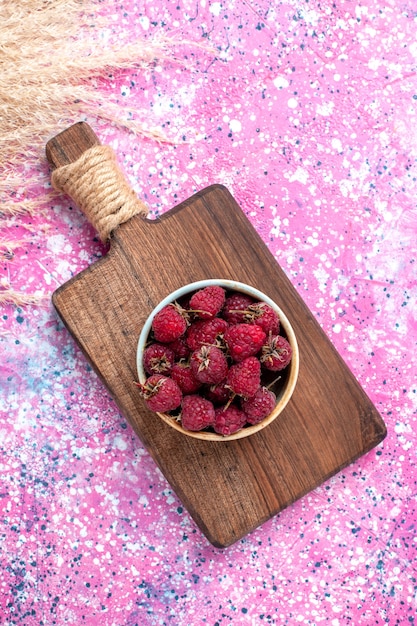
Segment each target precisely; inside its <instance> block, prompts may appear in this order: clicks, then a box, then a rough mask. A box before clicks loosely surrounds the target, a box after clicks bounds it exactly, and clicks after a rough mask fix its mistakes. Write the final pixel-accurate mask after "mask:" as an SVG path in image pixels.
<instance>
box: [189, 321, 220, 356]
mask: <svg viewBox="0 0 417 626" xmlns="http://www.w3.org/2000/svg"><path fill="white" fill-rule="evenodd" d="M228 326H229V324H228V323H227V322H226V320H224V319H222V318H221V317H213V318H212V319H211V320H200V321H198V322H194V324H191V326H190V327H189V329H188V331H187V336H186V341H187V345H188V346H189V347H190V348H191V350H198V349H199V348H201V346H209V345H215V346H217V347H219V348H220V347H222V339H221V338H222V336H223V335H224V333H225V332H226V330H227V328H228Z"/></svg>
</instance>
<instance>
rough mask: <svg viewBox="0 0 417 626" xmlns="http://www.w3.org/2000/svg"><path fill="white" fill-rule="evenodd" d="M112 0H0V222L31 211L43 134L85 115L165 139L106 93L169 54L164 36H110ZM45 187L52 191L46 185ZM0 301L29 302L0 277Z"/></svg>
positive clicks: (38, 178) (39, 174) (41, 176)
mask: <svg viewBox="0 0 417 626" xmlns="http://www.w3.org/2000/svg"><path fill="white" fill-rule="evenodd" d="M112 6H113V0H109V1H108V2H100V1H99V0H84V1H83V0H2V1H1V2H0V229H2V230H3V229H4V228H5V227H7V224H10V220H16V219H18V217H19V216H20V215H21V214H25V213H26V214H33V212H34V211H35V210H36V209H37V207H38V206H39V203H42V200H44V198H43V199H38V198H37V196H36V188H37V185H38V184H42V185H44V183H45V179H44V176H45V174H44V170H42V168H41V167H40V166H39V164H40V163H41V161H42V159H43V158H44V157H43V154H44V147H45V143H46V141H47V140H48V139H49V138H50V137H51V136H52V135H53V134H56V132H59V130H62V129H63V128H64V127H65V126H68V125H70V124H72V123H74V122H76V121H79V120H80V119H83V118H85V117H86V116H89V117H90V116H91V117H93V118H94V119H97V120H100V119H101V120H104V121H107V122H112V123H114V124H118V125H121V126H124V127H126V128H128V129H129V130H131V131H133V132H135V133H138V134H143V135H146V136H149V137H153V138H155V139H157V140H163V137H162V135H160V134H159V133H158V131H154V130H152V129H148V128H145V127H144V126H143V125H141V124H140V123H139V122H137V121H134V120H132V119H129V117H128V114H127V111H124V110H123V108H122V107H121V105H120V104H118V103H117V102H116V99H115V98H114V97H112V94H111V93H108V92H106V97H105V98H103V89H102V88H103V87H105V86H106V82H107V83H108V82H109V81H110V80H111V79H110V78H109V76H111V75H112V74H114V73H115V72H116V71H118V70H122V69H130V70H133V69H139V70H145V69H146V68H150V67H151V66H152V64H154V63H155V61H156V59H158V60H160V61H163V60H164V59H166V58H168V57H169V58H170V59H172V58H173V54H172V44H173V42H172V41H170V40H167V39H166V38H163V37H161V38H155V37H153V38H152V39H146V40H145V39H138V40H137V41H135V42H134V43H127V42H126V41H125V39H124V37H123V36H122V37H120V33H119V37H118V38H117V39H116V40H115V41H113V39H112V28H111V27H112V21H113V19H112V16H111V15H109V16H108V17H106V11H107V13H112V12H114V11H116V7H114V8H113V10H112V11H108V9H109V8H110V9H111V8H112ZM51 193H53V192H52V191H51ZM0 292H1V297H0V303H2V302H3V303H5V302H12V303H13V302H14V303H15V304H21V303H24V302H33V301H34V300H33V297H32V296H28V295H25V294H24V293H22V294H19V293H18V292H16V291H14V290H13V289H12V286H11V285H10V284H4V285H1V284H0Z"/></svg>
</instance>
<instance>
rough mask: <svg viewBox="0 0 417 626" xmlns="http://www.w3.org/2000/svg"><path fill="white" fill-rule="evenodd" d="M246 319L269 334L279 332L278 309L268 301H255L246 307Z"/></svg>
mask: <svg viewBox="0 0 417 626" xmlns="http://www.w3.org/2000/svg"><path fill="white" fill-rule="evenodd" d="M244 321H245V322H247V323H249V324H256V325H257V326H260V327H261V328H262V330H263V331H264V332H265V333H266V334H267V335H268V333H272V334H273V335H277V334H278V332H279V317H278V314H277V313H276V311H274V309H273V308H272V307H270V306H269V304H267V303H266V302H255V303H254V304H251V305H249V306H248V308H247V309H246V312H245V315H244Z"/></svg>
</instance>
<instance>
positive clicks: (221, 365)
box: [190, 346, 228, 384]
mask: <svg viewBox="0 0 417 626" xmlns="http://www.w3.org/2000/svg"><path fill="white" fill-rule="evenodd" d="M190 363H191V369H192V370H193V373H194V376H195V377H196V378H197V380H199V381H200V382H202V383H209V384H216V383H220V382H221V381H222V380H224V379H225V378H226V376H227V371H228V365H227V359H226V357H225V355H224V354H223V352H222V351H221V350H220V348H216V347H215V346H202V347H201V348H200V349H199V350H195V351H194V352H193V353H192V355H191V361H190Z"/></svg>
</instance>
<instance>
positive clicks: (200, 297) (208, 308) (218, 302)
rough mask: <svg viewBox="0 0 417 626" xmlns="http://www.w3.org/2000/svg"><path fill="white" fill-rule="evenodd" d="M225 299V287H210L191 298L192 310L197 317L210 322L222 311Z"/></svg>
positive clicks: (197, 292) (200, 290)
mask: <svg viewBox="0 0 417 626" xmlns="http://www.w3.org/2000/svg"><path fill="white" fill-rule="evenodd" d="M225 298H226V292H225V290H224V289H223V287H219V286H218V285H210V286H209V287H204V289H199V290H198V291H196V292H195V293H194V294H193V295H192V296H191V299H190V308H191V309H192V311H193V312H195V313H196V315H197V317H199V318H200V319H203V320H208V319H211V318H212V317H214V316H215V315H217V314H218V313H219V312H220V311H221V309H222V307H223V305H224V301H225Z"/></svg>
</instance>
